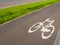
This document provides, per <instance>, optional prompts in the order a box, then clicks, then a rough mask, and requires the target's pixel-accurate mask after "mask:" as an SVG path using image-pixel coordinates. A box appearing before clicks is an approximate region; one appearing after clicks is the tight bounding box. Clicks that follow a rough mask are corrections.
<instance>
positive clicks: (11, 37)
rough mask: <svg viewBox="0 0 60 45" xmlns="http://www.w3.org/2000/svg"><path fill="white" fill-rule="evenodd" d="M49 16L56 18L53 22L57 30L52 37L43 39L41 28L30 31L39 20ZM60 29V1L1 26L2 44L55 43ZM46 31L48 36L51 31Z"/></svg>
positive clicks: (0, 38)
mask: <svg viewBox="0 0 60 45" xmlns="http://www.w3.org/2000/svg"><path fill="white" fill-rule="evenodd" d="M48 18H50V19H51V21H52V20H55V22H54V23H53V24H52V25H53V26H54V27H55V30H54V33H53V34H52V35H51V37H49V38H47V39H43V38H42V36H41V35H42V31H40V30H41V29H38V30H37V31H35V32H33V33H28V31H29V28H30V27H31V26H32V25H34V24H36V23H38V22H44V21H45V20H46V19H48ZM47 24H48V23H46V25H47ZM36 27H37V26H36ZM59 29H60V3H56V4H54V5H51V6H48V7H46V8H43V9H40V10H38V11H36V12H33V13H31V14H28V15H26V16H24V17H22V18H19V19H16V20H14V21H12V22H10V23H7V24H5V25H2V26H0V45H53V44H54V42H55V39H56V36H57V33H58V30H59ZM44 33H45V35H46V34H47V35H46V36H48V35H49V34H50V33H51V32H44Z"/></svg>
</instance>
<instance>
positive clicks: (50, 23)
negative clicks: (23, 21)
mask: <svg viewBox="0 0 60 45" xmlns="http://www.w3.org/2000/svg"><path fill="white" fill-rule="evenodd" d="M46 22H49V23H48V24H46V25H45V26H44V23H46ZM54 22H55V20H52V21H51V20H50V18H48V19H46V20H45V21H44V22H38V23H36V24H34V25H32V26H31V27H30V28H29V30H28V33H33V32H35V31H37V30H38V29H40V28H41V27H42V29H41V30H40V31H42V39H48V38H50V37H51V35H52V34H53V33H54V30H55V27H54V26H53V25H52V23H54ZM33 28H35V29H33ZM49 28H52V29H49ZM51 30H52V31H51ZM50 31H51V33H50V34H49V35H48V36H46V35H45V33H47V32H50Z"/></svg>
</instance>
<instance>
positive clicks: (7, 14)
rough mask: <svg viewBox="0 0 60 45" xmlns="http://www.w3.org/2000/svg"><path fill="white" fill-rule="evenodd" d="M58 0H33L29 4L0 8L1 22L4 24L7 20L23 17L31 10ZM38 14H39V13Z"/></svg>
mask: <svg viewBox="0 0 60 45" xmlns="http://www.w3.org/2000/svg"><path fill="white" fill-rule="evenodd" d="M57 1H58V0H47V1H43V2H33V3H29V4H23V5H19V6H13V7H10V8H4V9H0V24H3V23H5V22H7V21H10V20H12V19H15V18H17V17H21V16H23V15H25V14H27V13H29V12H32V11H35V10H37V9H40V8H42V7H45V6H48V5H50V4H53V3H55V2H57ZM37 16H38V15H37Z"/></svg>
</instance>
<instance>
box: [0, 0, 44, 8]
mask: <svg viewBox="0 0 60 45" xmlns="http://www.w3.org/2000/svg"><path fill="white" fill-rule="evenodd" d="M37 1H43V0H0V8H6V7H11V6H16V5H20V4H26V3H30V2H37Z"/></svg>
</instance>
